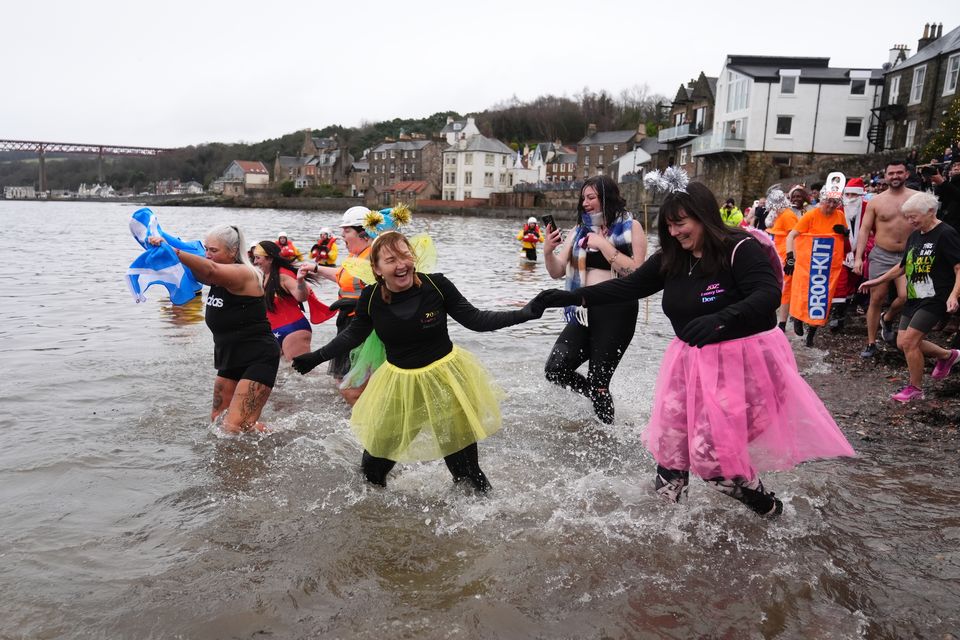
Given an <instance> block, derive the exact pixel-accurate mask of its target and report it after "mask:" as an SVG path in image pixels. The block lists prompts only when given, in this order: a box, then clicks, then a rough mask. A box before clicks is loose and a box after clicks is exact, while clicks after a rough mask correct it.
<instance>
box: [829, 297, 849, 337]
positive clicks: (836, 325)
mask: <svg viewBox="0 0 960 640" xmlns="http://www.w3.org/2000/svg"><path fill="white" fill-rule="evenodd" d="M846 317H847V303H846V302H838V303H836V304H835V305H833V306H832V307H830V322H829V323H828V325H829V327H830V333H840V332H841V331H843V325H844V321H845V320H846Z"/></svg>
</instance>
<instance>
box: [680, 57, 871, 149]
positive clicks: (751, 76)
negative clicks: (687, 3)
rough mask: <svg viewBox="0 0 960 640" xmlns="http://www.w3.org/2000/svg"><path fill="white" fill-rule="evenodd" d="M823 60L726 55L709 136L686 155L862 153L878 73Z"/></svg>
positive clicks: (868, 145)
mask: <svg viewBox="0 0 960 640" xmlns="http://www.w3.org/2000/svg"><path fill="white" fill-rule="evenodd" d="M829 64H830V59H829V58H794V57H772V56H728V57H727V59H726V61H725V62H724V65H723V69H722V70H721V72H720V76H719V78H718V80H717V92H716V105H715V109H714V120H713V127H712V130H711V131H706V132H704V134H703V135H702V136H700V137H698V138H696V139H695V140H694V141H693V155H694V157H697V156H707V155H710V154H716V153H742V152H750V151H760V152H772V153H807V154H863V153H868V152H870V151H872V150H873V146H872V145H871V142H870V141H869V140H868V131H869V129H870V127H871V126H873V125H875V124H876V122H875V121H874V116H873V115H872V114H871V108H872V107H873V106H874V105H875V104H876V100H877V96H878V95H879V94H880V93H881V92H882V90H883V70H882V69H880V68H876V69H850V68H837V67H830V66H829Z"/></svg>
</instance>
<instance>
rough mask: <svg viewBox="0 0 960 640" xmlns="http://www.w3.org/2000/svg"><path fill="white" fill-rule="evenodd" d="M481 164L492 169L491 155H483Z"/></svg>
mask: <svg viewBox="0 0 960 640" xmlns="http://www.w3.org/2000/svg"><path fill="white" fill-rule="evenodd" d="M483 164H485V165H486V166H488V167H492V166H493V154H492V153H485V154H483Z"/></svg>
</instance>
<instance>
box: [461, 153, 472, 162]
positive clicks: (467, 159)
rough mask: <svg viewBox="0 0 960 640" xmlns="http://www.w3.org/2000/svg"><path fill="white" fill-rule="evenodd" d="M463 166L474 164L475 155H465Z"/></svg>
mask: <svg viewBox="0 0 960 640" xmlns="http://www.w3.org/2000/svg"><path fill="white" fill-rule="evenodd" d="M463 164H473V154H472V153H465V154H463Z"/></svg>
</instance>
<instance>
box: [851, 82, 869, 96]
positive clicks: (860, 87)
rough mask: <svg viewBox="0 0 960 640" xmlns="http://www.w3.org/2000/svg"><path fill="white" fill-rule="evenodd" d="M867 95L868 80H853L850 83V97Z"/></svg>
mask: <svg viewBox="0 0 960 640" xmlns="http://www.w3.org/2000/svg"><path fill="white" fill-rule="evenodd" d="M866 93H867V81H866V80H851V81H850V95H852V96H862V95H866Z"/></svg>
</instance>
